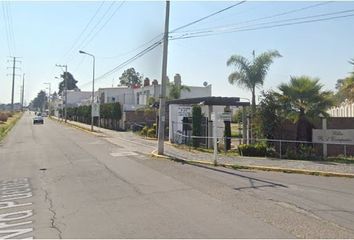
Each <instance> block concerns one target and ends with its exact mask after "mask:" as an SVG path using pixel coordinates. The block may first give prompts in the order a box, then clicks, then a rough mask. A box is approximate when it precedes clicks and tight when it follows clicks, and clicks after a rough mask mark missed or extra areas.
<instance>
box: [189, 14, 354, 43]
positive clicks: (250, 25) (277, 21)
mask: <svg viewBox="0 0 354 240" xmlns="http://www.w3.org/2000/svg"><path fill="white" fill-rule="evenodd" d="M350 12H354V9H349V10H343V11H336V12H330V13H323V14H317V15H310V16H303V17H297V18H288V19H281V20H275V21H269V22H263V23H255V24H249V25H245V26H241V27H235V26H234V27H222V28H209V30H204V31H190V32H185V33H184V34H183V35H184V36H188V35H189V34H202V33H212V32H218V31H228V30H237V29H243V28H249V27H252V26H262V25H267V24H274V23H285V22H291V21H298V20H304V19H310V18H319V17H325V16H331V15H338V14H344V13H350Z"/></svg>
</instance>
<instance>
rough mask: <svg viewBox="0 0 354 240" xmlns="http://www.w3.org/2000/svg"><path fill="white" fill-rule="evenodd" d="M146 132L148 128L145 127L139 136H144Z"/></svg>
mask: <svg viewBox="0 0 354 240" xmlns="http://www.w3.org/2000/svg"><path fill="white" fill-rule="evenodd" d="M148 130H149V128H148V126H145V127H144V128H143V129H142V130H141V131H140V135H143V136H146V135H147V132H148Z"/></svg>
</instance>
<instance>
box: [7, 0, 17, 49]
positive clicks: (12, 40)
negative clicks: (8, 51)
mask: <svg viewBox="0 0 354 240" xmlns="http://www.w3.org/2000/svg"><path fill="white" fill-rule="evenodd" d="M7 11H8V20H9V29H10V36H11V42H12V46H13V54H15V53H16V40H15V33H14V28H13V21H12V14H11V3H10V2H7Z"/></svg>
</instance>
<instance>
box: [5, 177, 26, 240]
mask: <svg viewBox="0 0 354 240" xmlns="http://www.w3.org/2000/svg"><path fill="white" fill-rule="evenodd" d="M29 197H32V190H31V187H30V182H29V179H28V178H17V179H14V180H11V181H0V238H1V239H8V238H18V236H21V235H24V234H28V233H31V232H33V228H23V229H19V228H17V227H18V226H23V225H28V224H31V225H32V224H33V221H26V220H25V219H27V218H30V217H32V216H33V210H31V209H27V210H22V211H18V210H17V208H18V207H23V206H29V205H32V203H31V202H26V203H21V202H18V200H20V199H26V198H29ZM10 200H16V201H10ZM22 201H23V200H22ZM4 209H11V210H12V211H11V212H5V213H1V211H3V210H4ZM13 221H15V223H14V222H13ZM18 221H20V222H18ZM28 239H33V237H32V236H29V237H28Z"/></svg>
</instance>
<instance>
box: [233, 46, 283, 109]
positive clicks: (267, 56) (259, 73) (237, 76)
mask: <svg viewBox="0 0 354 240" xmlns="http://www.w3.org/2000/svg"><path fill="white" fill-rule="evenodd" d="M253 56H254V57H253V61H250V60H248V59H247V58H245V57H243V56H240V55H233V56H231V57H230V58H229V60H227V66H231V65H233V66H235V67H236V71H235V72H233V73H231V74H230V75H229V83H230V84H237V85H239V86H241V87H245V88H247V89H248V90H250V91H251V93H252V115H253V114H254V113H255V109H256V87H259V86H262V85H263V82H264V79H265V77H266V75H267V72H268V70H269V67H270V65H271V64H272V63H273V59H274V58H277V57H281V55H280V54H279V52H278V51H276V50H275V51H267V52H264V53H261V54H260V55H258V56H257V57H255V55H254V54H253Z"/></svg>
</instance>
